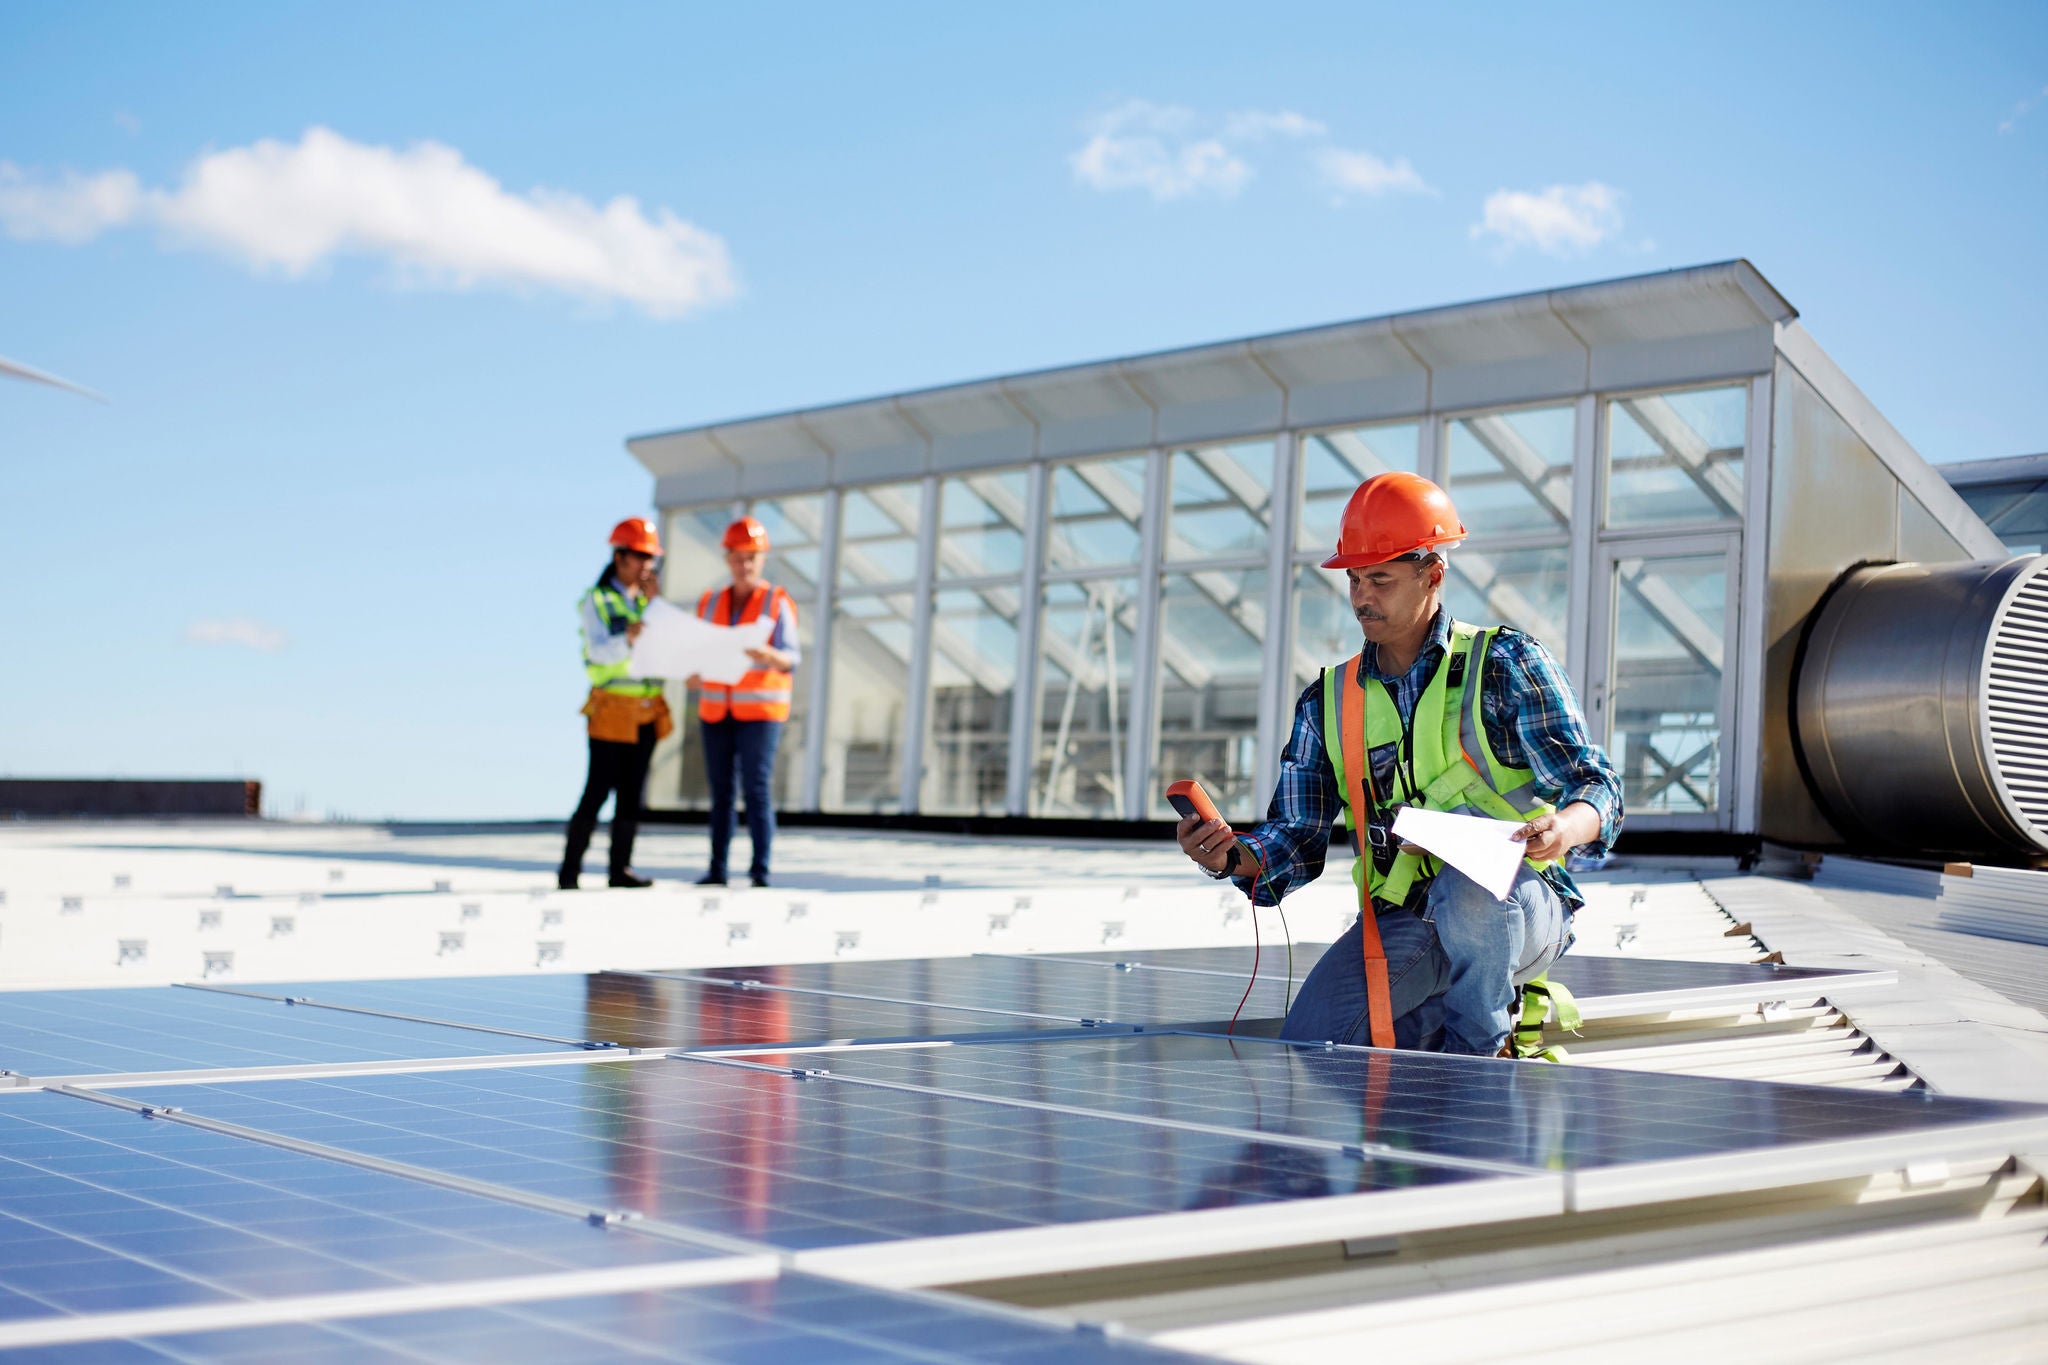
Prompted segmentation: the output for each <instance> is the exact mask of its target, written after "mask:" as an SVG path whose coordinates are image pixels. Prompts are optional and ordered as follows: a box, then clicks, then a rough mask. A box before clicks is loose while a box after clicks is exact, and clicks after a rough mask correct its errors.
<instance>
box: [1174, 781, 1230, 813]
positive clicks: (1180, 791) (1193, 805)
mask: <svg viewBox="0 0 2048 1365" xmlns="http://www.w3.org/2000/svg"><path fill="white" fill-rule="evenodd" d="M1166 804H1167V805H1169V806H1172V807H1173V808H1174V809H1175V810H1177V811H1179V812H1180V813H1181V814H1182V815H1195V816H1200V817H1201V818H1202V819H1204V820H1221V819H1222V818H1223V817H1222V816H1221V815H1219V814H1217V811H1216V803H1215V802H1214V801H1211V800H1210V799H1209V793H1207V792H1205V791H1203V790H1202V784H1201V783H1199V782H1197V781H1195V780H1194V779H1193V778H1191V777H1188V778H1182V779H1181V780H1180V781H1178V782H1176V783H1174V784H1173V785H1172V786H1171V787H1168V788H1167V789H1166Z"/></svg>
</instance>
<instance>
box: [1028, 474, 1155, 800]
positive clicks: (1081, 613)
mask: <svg viewBox="0 0 2048 1365" xmlns="http://www.w3.org/2000/svg"><path fill="white" fill-rule="evenodd" d="M1145 465H1146V457H1145V456H1143V455H1119V456H1112V457H1110V458H1108V459H1097V460H1080V461H1074V462H1071V463H1066V464H1058V465H1054V466H1053V467H1052V469H1051V470H1050V471H1049V473H1048V475H1047V478H1048V480H1049V482H1048V484H1047V489H1046V518H1045V519H1046V531H1045V567H1044V572H1043V575H1042V578H1043V585H1042V587H1041V588H1040V602H1039V617H1038V621H1039V637H1038V650H1039V667H1038V695H1037V697H1036V698H1035V700H1034V704H1033V705H1032V708H1031V726H1032V736H1031V748H1030V752H1031V765H1032V766H1031V788H1030V799H1029V801H1028V803H1027V809H1028V810H1029V811H1030V813H1031V814H1033V815H1038V816H1065V817H1081V818H1089V819H1107V820H1118V819H1122V818H1123V816H1124V811H1125V806H1124V796H1125V776H1126V775H1125V772H1124V766H1125V755H1126V754H1127V753H1128V752H1129V745H1128V743H1127V737H1128V734H1129V728H1128V727H1129V723H1130V714H1131V681H1132V676H1133V660H1134V653H1135V645H1136V638H1135V637H1136V631H1137V626H1138V577H1137V569H1138V560H1139V556H1140V553H1141V547H1142V543H1143V536H1142V533H1141V528H1142V526H1143V524H1144V513H1145Z"/></svg>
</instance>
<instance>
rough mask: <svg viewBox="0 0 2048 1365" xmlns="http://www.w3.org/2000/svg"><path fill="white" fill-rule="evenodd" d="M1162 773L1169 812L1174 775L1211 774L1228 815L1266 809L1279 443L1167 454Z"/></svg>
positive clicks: (1158, 810) (1159, 719) (1157, 810)
mask: <svg viewBox="0 0 2048 1365" xmlns="http://www.w3.org/2000/svg"><path fill="white" fill-rule="evenodd" d="M1166 478H1167V487H1166V520H1165V524H1164V527H1163V532H1164V535H1163V539H1162V554H1161V559H1162V562H1163V568H1164V572H1163V574H1162V576H1161V579H1160V585H1159V586H1160V597H1159V615H1158V629H1157V634H1156V637H1155V638H1156V639H1157V641H1158V648H1157V651H1156V653H1157V658H1158V668H1157V671H1156V675H1155V676H1156V678H1157V686H1158V691H1157V693H1156V694H1155V695H1156V696H1157V698H1158V702H1157V704H1156V706H1155V707H1154V708H1153V713H1154V721H1153V743H1152V746H1151V747H1152V755H1153V759H1152V772H1153V774H1154V776H1155V778H1156V779H1157V780H1155V781H1151V782H1149V783H1148V784H1147V792H1148V799H1147V803H1146V809H1147V810H1148V811H1149V812H1150V814H1151V815H1152V816H1154V817H1155V818H1161V819H1164V818H1168V817H1170V816H1171V815H1172V808H1171V807H1170V806H1168V805H1167V804H1166V797H1165V790H1164V789H1165V785H1166V783H1167V782H1168V781H1170V780H1173V779H1178V778H1182V777H1192V778H1194V779H1196V780H1197V781H1199V782H1200V783H1201V784H1202V786H1203V787H1204V788H1206V789H1207V790H1208V792H1209V795H1210V797H1211V798H1212V799H1213V800H1214V801H1215V802H1216V808H1217V809H1218V810H1219V811H1221V812H1222V813H1223V815H1224V816H1226V817H1227V818H1232V819H1244V818H1248V817H1250V816H1252V815H1253V814H1254V810H1253V807H1254V804H1255V803H1256V802H1257V801H1258V800H1259V797H1260V795H1261V794H1259V793H1256V792H1254V791H1253V790H1252V784H1253V782H1254V781H1255V780H1256V778H1257V772H1258V754H1257V747H1258V728H1259V674H1260V672H1261V669H1262V665H1263V661H1262V657H1261V645H1260V642H1261V641H1263V640H1264V639H1265V638H1266V630H1267V622H1266V582H1267V572H1268V570H1267V567H1266V563H1267V561H1266V555H1267V549H1268V545H1269V543H1270V541H1271V538H1272V533H1273V510H1274V498H1273V443H1272V442H1271V441H1270V440H1266V441H1248V442H1242V443H1238V444H1234V445H1217V446H1201V447H1195V448H1191V449H1184V450H1176V451H1173V452H1172V453H1171V454H1170V455H1169V456H1168V457H1167V461H1166Z"/></svg>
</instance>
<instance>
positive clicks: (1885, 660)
mask: <svg viewBox="0 0 2048 1365" xmlns="http://www.w3.org/2000/svg"><path fill="white" fill-rule="evenodd" d="M1796 667H1797V672H1796V674H1795V676H1794V678H1793V711H1794V714H1793V722H1794V723H1793V743H1794V744H1795V745H1796V746H1797V747H1798V749H1799V762H1800V768H1801V770H1802V771H1803V772H1804V773H1805V774H1806V776H1807V780H1808V782H1809V783H1810V784H1811V786H1812V787H1813V791H1814V795H1815V797H1816V798H1817V799H1818V800H1819V802H1820V805H1821V809H1822V811H1823V812H1825V813H1826V815H1827V817H1828V819H1829V820H1830V822H1832V823H1833V824H1834V826H1835V828H1836V829H1837V830H1838V831H1840V833H1841V834H1842V835H1843V837H1844V838H1846V839H1848V840H1849V841H1850V842H1851V843H1854V844H1857V845H1861V846H1864V847H1866V848H1868V849H1870V850H1871V851H1873V852H1880V853H1882V852H1891V853H1895V854H1910V853H1968V854H1980V855H1981V854H1992V853H2000V852H2003V853H2008V854H2010V853H2015V852H2017V853H2021V854H2025V855H2030V856H2032V857H2036V858H2038V857H2041V856H2042V855H2044V854H2048V555H2023V556H2021V557H2019V558H2017V559H2008V560H1980V561H1978V562H1976V563H1970V564H1887V565H1881V566H1873V567H1866V568H1859V569H1854V570H1851V571H1850V572H1849V573H1848V574H1847V575H1845V576H1844V577H1843V578H1842V579H1841V580H1840V581H1839V582H1838V583H1836V585H1835V586H1834V588H1833V589H1832V590H1830V592H1829V593H1828V595H1827V596H1826V597H1825V598H1823V599H1822V601H1821V604H1820V606H1819V607H1818V608H1817V609H1816V611H1815V614H1814V617H1813V622H1812V626H1811V628H1810V629H1809V631H1808V634H1807V637H1806V641H1805V643H1804V645H1803V647H1802V649H1801V651H1800V657H1799V662H1798V664H1797V666H1796Z"/></svg>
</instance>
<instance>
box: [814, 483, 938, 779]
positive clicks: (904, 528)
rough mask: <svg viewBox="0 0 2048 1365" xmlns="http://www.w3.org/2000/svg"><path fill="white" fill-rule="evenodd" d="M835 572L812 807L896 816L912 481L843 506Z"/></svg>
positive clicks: (913, 519) (913, 529)
mask: <svg viewBox="0 0 2048 1365" xmlns="http://www.w3.org/2000/svg"><path fill="white" fill-rule="evenodd" d="M839 507H840V520H839V564H838V573H837V579H836V582H835V585H834V587H835V594H834V602H833V613H832V623H831V630H832V648H831V664H830V676H829V677H828V678H827V679H826V685H827V687H826V690H827V696H828V701H827V705H826V719H825V733H824V736H823V738H824V763H823V782H822V786H821V787H820V790H819V804H820V805H821V806H822V807H823V808H824V809H826V810H832V811H864V812H872V813H887V812H894V811H896V810H898V809H899V808H900V807H901V803H902V777H903V741H904V728H903V727H904V701H905V699H906V698H907V697H908V696H909V692H910V660H911V657H912V650H913V649H914V648H915V647H916V643H917V642H916V640H915V638H914V637H915V635H916V628H917V608H916V581H917V527H918V523H919V521H920V520H921V518H922V517H923V515H924V508H923V487H922V485H921V484H920V483H918V482H916V481H911V482H906V483H895V484H883V485H879V486H876V487H871V488H849V489H847V490H846V491H845V493H844V494H842V495H841V497H840V502H839Z"/></svg>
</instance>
